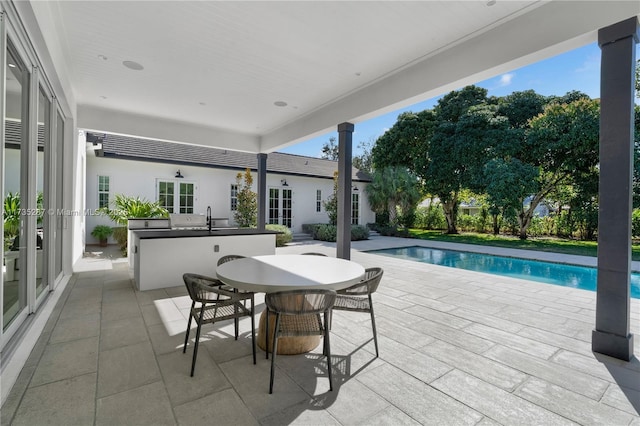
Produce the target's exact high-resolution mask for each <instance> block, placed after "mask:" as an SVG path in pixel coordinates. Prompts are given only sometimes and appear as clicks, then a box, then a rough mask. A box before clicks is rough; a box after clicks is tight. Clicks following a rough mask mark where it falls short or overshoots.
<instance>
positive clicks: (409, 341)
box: [369, 317, 434, 350]
mask: <svg viewBox="0 0 640 426" xmlns="http://www.w3.org/2000/svg"><path fill="white" fill-rule="evenodd" d="M376 328H377V330H378V341H380V338H381V336H387V337H388V338H390V339H392V340H395V341H397V342H400V343H403V344H405V345H407V346H409V347H411V348H415V349H418V348H421V347H423V346H424V345H427V344H429V343H431V342H433V340H434V339H433V337H431V336H429V335H427V334H425V333H422V332H420V331H417V330H412V329H410V328H407V327H405V326H402V325H399V324H397V323H395V322H393V321H391V320H390V319H388V318H386V317H382V318H376ZM369 333H371V334H370V336H371V337H369V338H370V339H371V338H373V332H372V331H370V332H369ZM379 344H380V343H379ZM373 350H375V348H374V349H373Z"/></svg>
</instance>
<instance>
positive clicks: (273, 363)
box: [269, 314, 280, 393]
mask: <svg viewBox="0 0 640 426" xmlns="http://www.w3.org/2000/svg"><path fill="white" fill-rule="evenodd" d="M278 330H280V314H276V325H275V332H274V334H273V353H272V354H271V377H270V378H269V393H273V376H274V373H275V366H276V353H277V352H278Z"/></svg>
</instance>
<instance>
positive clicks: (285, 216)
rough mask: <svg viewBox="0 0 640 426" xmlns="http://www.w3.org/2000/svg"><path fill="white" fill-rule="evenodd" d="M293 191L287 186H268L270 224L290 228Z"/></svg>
mask: <svg viewBox="0 0 640 426" xmlns="http://www.w3.org/2000/svg"><path fill="white" fill-rule="evenodd" d="M292 195H293V191H292V190H291V189H288V188H286V189H285V188H282V189H280V188H269V219H268V221H267V223H269V224H272V225H284V226H286V227H287V228H291V218H292V207H293V201H292Z"/></svg>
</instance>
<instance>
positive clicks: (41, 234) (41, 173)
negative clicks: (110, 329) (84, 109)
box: [36, 87, 52, 296]
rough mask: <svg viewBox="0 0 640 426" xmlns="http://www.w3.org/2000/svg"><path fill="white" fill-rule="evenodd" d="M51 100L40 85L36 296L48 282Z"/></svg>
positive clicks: (37, 156) (37, 152)
mask: <svg viewBox="0 0 640 426" xmlns="http://www.w3.org/2000/svg"><path fill="white" fill-rule="evenodd" d="M50 135H51V102H50V101H49V98H48V96H47V95H46V93H44V91H43V89H42V87H40V90H39V91H38V149H37V151H36V154H37V155H36V159H37V168H36V194H37V202H36V205H37V207H38V208H37V212H38V217H37V230H36V296H39V295H40V294H41V293H42V292H43V291H44V289H45V288H47V285H48V284H49V282H48V277H47V274H48V267H47V264H48V261H47V254H48V250H47V246H48V244H49V241H46V239H47V238H48V236H49V233H48V231H49V223H50V221H51V219H52V217H50V216H48V215H46V214H45V211H46V210H45V209H48V208H49V207H50V202H49V186H50V185H49V184H48V182H49V179H46V176H47V175H48V172H49V167H47V166H46V165H47V164H48V162H49V161H48V160H49V154H50V153H49V147H50V145H51V143H50V141H51V136H50Z"/></svg>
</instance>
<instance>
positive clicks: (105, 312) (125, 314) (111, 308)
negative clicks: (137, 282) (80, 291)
mask: <svg viewBox="0 0 640 426" xmlns="http://www.w3.org/2000/svg"><path fill="white" fill-rule="evenodd" d="M133 317H142V313H141V312H140V307H139V306H138V302H137V301H136V298H135V296H134V295H133V294H132V295H131V297H130V298H129V299H126V300H122V301H114V302H106V303H105V302H104V301H103V302H102V320H103V321H114V320H118V319H123V318H133Z"/></svg>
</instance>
